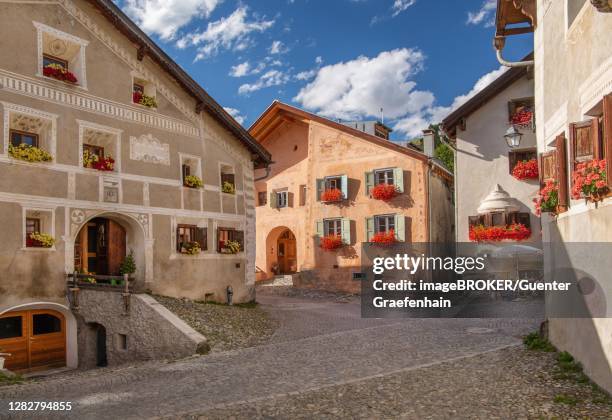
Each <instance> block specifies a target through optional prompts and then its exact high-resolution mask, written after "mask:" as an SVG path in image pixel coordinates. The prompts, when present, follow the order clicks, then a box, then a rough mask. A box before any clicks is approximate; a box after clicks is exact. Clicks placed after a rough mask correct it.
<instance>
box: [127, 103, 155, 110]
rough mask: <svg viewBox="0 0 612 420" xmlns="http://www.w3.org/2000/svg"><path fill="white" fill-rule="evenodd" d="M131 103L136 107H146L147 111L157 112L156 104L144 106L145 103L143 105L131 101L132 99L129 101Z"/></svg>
mask: <svg viewBox="0 0 612 420" xmlns="http://www.w3.org/2000/svg"><path fill="white" fill-rule="evenodd" d="M131 104H132V105H133V106H135V107H137V108H142V109H147V110H149V111H155V112H157V107H156V106H146V105H143V104H137V103H136V102H133V101H132V102H131Z"/></svg>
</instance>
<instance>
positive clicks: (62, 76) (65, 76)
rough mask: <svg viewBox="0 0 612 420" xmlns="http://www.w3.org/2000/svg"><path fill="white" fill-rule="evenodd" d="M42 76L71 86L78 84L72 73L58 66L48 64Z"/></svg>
mask: <svg viewBox="0 0 612 420" xmlns="http://www.w3.org/2000/svg"><path fill="white" fill-rule="evenodd" d="M43 75H45V76H46V77H52V78H54V79H57V80H61V81H63V82H68V83H73V84H76V83H78V79H77V78H76V76H75V75H74V74H73V73H72V72H70V71H68V70H66V69H65V68H64V67H62V66H60V65H59V64H49V65H47V66H45V67H44V68H43Z"/></svg>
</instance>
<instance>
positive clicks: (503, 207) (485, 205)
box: [442, 67, 542, 252]
mask: <svg viewBox="0 0 612 420" xmlns="http://www.w3.org/2000/svg"><path fill="white" fill-rule="evenodd" d="M533 101H534V98H533V72H532V71H530V70H529V69H527V68H526V67H516V68H513V69H510V70H508V71H506V72H505V73H503V74H502V75H501V76H499V77H498V78H497V79H496V80H494V81H493V82H491V84H490V85H489V86H487V87H485V88H484V89H483V90H481V91H480V92H479V93H478V94H476V95H475V96H474V97H472V98H471V99H470V100H468V101H467V102H466V103H464V104H463V105H462V106H460V107H459V108H457V109H456V110H454V111H453V112H452V113H451V114H449V115H448V116H447V117H446V118H445V119H444V120H443V121H442V126H443V129H444V130H445V132H446V133H447V134H448V136H449V137H450V138H451V139H452V140H453V143H454V145H455V147H456V162H455V168H456V173H455V186H456V203H455V209H456V215H457V221H456V225H457V234H456V236H457V242H470V240H471V239H470V235H469V234H470V228H473V227H474V226H484V227H486V228H489V227H502V228H506V229H507V228H508V227H509V226H511V225H512V224H515V223H518V224H522V225H523V226H525V227H526V228H528V229H529V230H530V231H531V233H530V235H529V236H528V237H527V238H525V239H523V240H521V244H524V245H528V246H531V247H534V248H536V249H535V250H534V251H535V252H537V249H541V248H542V238H541V234H540V231H541V226H540V218H539V217H538V216H537V215H536V214H535V209H534V203H533V197H534V196H535V195H536V194H537V191H538V190H539V187H540V183H539V178H538V174H537V171H535V172H533V173H530V174H529V175H528V176H526V173H524V172H518V171H519V170H520V168H518V169H517V165H525V163H526V162H527V163H531V164H535V166H536V167H537V151H536V135H535V122H536V115H535V113H534V112H533V111H534V108H533V106H534V104H533ZM511 126H514V127H516V130H517V131H518V133H519V134H520V136H521V140H520V143H519V144H517V145H512V147H509V146H508V144H507V142H506V141H505V138H504V135H506V132H507V130H508V128H509V127H511ZM525 176H526V177H525ZM473 239H474V238H472V240H473ZM513 243H516V242H515V241H511V240H504V241H503V242H499V243H498V245H500V246H505V245H512V244H513Z"/></svg>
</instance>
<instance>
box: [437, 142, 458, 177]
mask: <svg viewBox="0 0 612 420" xmlns="http://www.w3.org/2000/svg"><path fill="white" fill-rule="evenodd" d="M434 156H435V157H437V158H438V159H440V160H441V161H442V163H443V164H444V166H446V168H447V169H448V170H449V171H451V172H453V173H455V155H454V153H453V151H452V150H451V148H450V147H448V146H447V145H446V144H444V143H440V144H439V145H438V146H436V149H435V150H434Z"/></svg>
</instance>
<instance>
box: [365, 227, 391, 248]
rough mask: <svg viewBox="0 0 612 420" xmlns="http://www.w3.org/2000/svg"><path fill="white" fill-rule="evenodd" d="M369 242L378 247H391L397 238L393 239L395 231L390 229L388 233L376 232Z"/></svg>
mask: <svg viewBox="0 0 612 420" xmlns="http://www.w3.org/2000/svg"><path fill="white" fill-rule="evenodd" d="M370 242H372V243H373V244H376V245H380V246H390V245H393V244H395V243H396V242H397V238H396V237H395V231H394V230H393V229H391V230H389V231H388V232H378V233H376V234H375V235H374V236H372V239H371V240H370Z"/></svg>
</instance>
